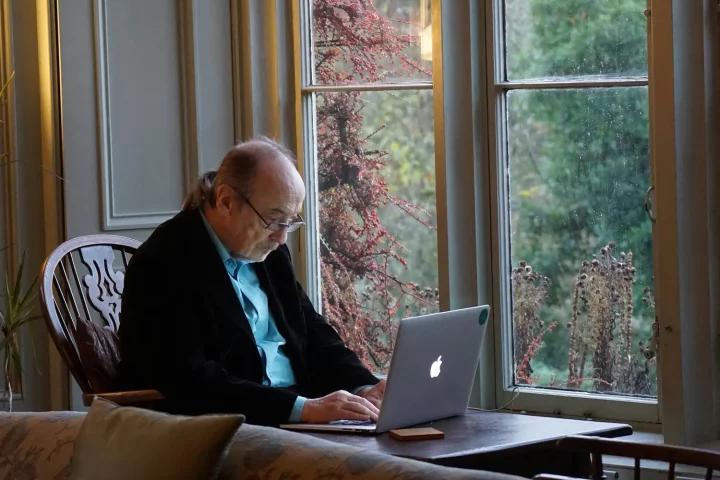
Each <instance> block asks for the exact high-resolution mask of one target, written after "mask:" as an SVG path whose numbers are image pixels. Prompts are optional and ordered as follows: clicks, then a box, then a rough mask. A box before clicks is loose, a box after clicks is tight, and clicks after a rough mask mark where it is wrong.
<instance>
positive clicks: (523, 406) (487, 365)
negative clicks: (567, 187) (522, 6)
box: [292, 0, 660, 425]
mask: <svg viewBox="0 0 720 480" xmlns="http://www.w3.org/2000/svg"><path fill="white" fill-rule="evenodd" d="M292 3H293V9H294V10H295V11H294V12H293V17H294V18H293V24H294V38H295V42H296V48H295V54H296V55H297V56H299V62H296V79H295V95H296V105H297V110H298V115H299V117H298V123H299V127H298V132H297V136H298V138H297V141H296V146H297V149H296V151H297V152H298V156H299V158H300V165H299V167H300V169H301V173H302V174H303V177H304V179H305V182H306V187H307V198H306V203H305V218H306V219H307V224H306V226H305V227H304V228H302V229H301V230H300V232H301V235H300V241H299V244H300V245H299V248H300V255H299V258H297V259H296V261H295V263H296V265H297V267H298V272H302V275H300V274H299V275H298V278H299V280H300V282H301V283H302V284H303V286H304V287H305V289H306V292H307V293H308V296H309V298H310V299H311V300H312V301H313V302H314V304H315V305H316V307H317V310H318V311H321V308H322V301H321V300H322V299H321V277H320V262H319V235H318V233H317V232H318V231H319V230H318V223H317V222H318V206H319V203H318V191H317V182H316V181H315V154H316V143H315V136H314V132H315V131H316V124H315V118H316V117H315V95H316V94H317V93H318V92H324V91H342V90H365V91H369V90H386V89H403V90H415V89H418V86H419V84H418V83H407V84H360V85H358V84H353V85H347V86H346V85H343V86H327V85H316V84H315V82H314V68H313V65H314V55H313V49H312V37H311V27H312V17H311V8H312V0H295V1H294V2H292ZM464 3H465V2H457V3H455V2H454V0H450V1H448V0H432V1H431V6H432V24H433V56H434V58H433V81H432V83H430V84H429V88H432V89H433V91H434V102H435V119H434V122H435V137H436V138H435V150H436V159H435V162H436V185H437V191H436V199H437V200H436V202H437V226H438V262H439V265H438V274H439V287H440V291H441V305H440V307H441V308H440V309H441V310H449V309H457V308H462V307H466V306H472V305H477V304H485V303H487V304H490V305H491V312H492V313H491V316H492V320H493V321H492V322H490V323H489V325H488V331H487V340H486V341H485V342H484V345H483V349H482V352H481V360H480V364H479V366H478V372H477V375H476V381H475V386H474V387H473V394H472V396H471V406H475V407H480V408H486V409H490V408H492V409H495V408H502V409H505V410H511V411H518V410H520V411H526V412H530V413H540V414H549V415H557V416H563V417H578V418H583V417H584V418H594V419H604V420H616V421H628V422H639V423H647V424H654V425H656V424H658V423H660V408H659V400H645V399H633V398H630V397H619V396H617V397H616V396H607V395H597V394H590V393H581V392H562V391H549V390H533V389H532V388H521V389H519V392H520V393H519V395H516V393H517V391H518V389H517V388H516V387H508V382H507V380H508V372H512V365H511V361H510V358H511V356H510V355H506V353H505V352H507V351H508V350H507V349H508V348H509V347H510V346H511V345H512V343H511V341H512V331H511V329H510V328H508V327H509V326H510V325H511V323H510V322H511V298H510V296H511V293H510V292H509V290H507V289H503V285H509V275H510V265H509V258H510V257H509V255H508V253H509V252H508V248H509V246H510V243H509V238H506V237H507V229H504V228H503V227H502V222H503V221H504V219H503V218H502V215H504V214H505V213H503V212H507V209H506V204H505V202H506V201H507V195H506V194H507V190H506V189H505V188H506V185H504V184H503V182H504V180H503V178H502V176H501V175H500V172H502V171H503V168H502V164H501V163H499V162H498V159H504V160H502V161H503V162H505V161H506V159H507V156H503V155H504V154H505V151H504V149H505V146H506V145H507V143H506V140H507V139H506V135H505V132H504V130H505V126H504V125H503V126H502V128H499V126H498V119H499V118H503V112H504V109H505V95H504V93H505V92H506V91H508V90H511V89H517V88H526V87H527V85H529V84H527V83H523V82H504V81H502V78H500V77H499V76H500V75H501V74H502V72H503V71H504V68H502V67H503V61H504V58H503V57H502V55H501V54H502V48H503V43H502V41H499V40H502V38H503V32H502V29H501V28H500V29H497V28H496V25H503V22H502V20H503V18H502V15H503V8H502V7H503V3H502V0H478V1H474V2H469V4H464ZM463 4H464V5H463ZM468 14H469V17H470V18H469V19H468V18H467V15H468ZM459 19H460V20H463V23H465V22H466V23H467V25H459V24H458V23H457V20H459ZM453 22H455V23H453ZM443 24H445V25H452V26H453V28H445V29H443V28H442V25H443ZM468 38H470V40H471V41H469V42H468ZM648 43H649V46H648V49H649V53H650V42H648ZM458 49H460V50H458ZM443 51H447V52H452V53H453V55H447V56H446V58H443ZM463 60H465V61H466V62H467V64H463ZM298 64H299V65H298ZM649 68H650V65H649ZM470 72H471V73H470ZM463 75H469V76H470V77H471V79H466V78H463ZM420 83H422V86H421V87H420V88H428V84H427V83H425V82H420ZM648 83H649V82H648V79H647V77H646V78H644V79H618V80H617V81H607V80H603V81H597V82H567V83H558V84H553V85H547V84H542V85H534V86H541V87H543V88H576V87H586V88H587V87H591V86H611V85H618V86H638V85H642V86H646V85H648ZM651 98H652V97H650V96H649V101H651V100H650V99H651ZM463 115H464V117H463ZM458 117H460V118H459V119H458ZM467 123H470V124H471V127H468V128H469V129H470V130H471V131H472V135H471V137H472V138H469V139H467V138H466V139H462V138H459V136H458V134H457V128H456V127H460V128H462V127H463V125H465V124H467ZM651 123H652V118H651ZM651 128H652V126H651ZM465 131H467V130H465ZM651 132H652V130H651ZM463 142H464V143H463ZM651 142H652V139H651ZM466 152H467V153H466ZM652 170H653V175H655V173H654V170H655V166H654V165H653V168H652ZM470 171H472V172H473V175H469V174H468V173H467V172H470ZM463 176H464V177H468V178H464V177H463ZM453 179H460V181H461V182H462V183H463V186H466V187H467V186H469V187H470V188H472V189H473V192H472V195H473V196H474V202H471V203H473V204H472V205H468V204H467V203H468V202H467V201H466V200H467V197H463V193H462V190H463V188H461V187H458V188H456V185H455V184H454V183H452V182H453ZM648 181H649V182H650V181H651V180H650V179H648ZM451 184H452V188H450V187H449V185H451ZM653 184H654V182H653ZM498 192H500V195H498ZM503 208H505V210H503ZM467 218H474V219H475V225H474V228H472V229H471V230H472V231H469V230H468V229H467ZM654 241H656V240H655V239H654ZM449 246H452V247H453V248H452V250H451V249H450V248H449ZM504 290H505V291H504ZM510 351H511V350H510ZM658 378H659V380H658V381H660V372H658Z"/></svg>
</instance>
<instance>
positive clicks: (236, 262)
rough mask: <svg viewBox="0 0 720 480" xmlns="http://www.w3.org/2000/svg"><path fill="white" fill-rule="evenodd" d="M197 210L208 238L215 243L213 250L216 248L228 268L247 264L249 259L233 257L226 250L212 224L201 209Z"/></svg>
mask: <svg viewBox="0 0 720 480" xmlns="http://www.w3.org/2000/svg"><path fill="white" fill-rule="evenodd" d="M198 211H199V212H200V217H201V218H202V221H203V224H204V225H205V229H206V230H207V232H208V235H210V240H212V243H213V245H215V250H217V252H218V254H219V255H220V259H221V260H222V262H223V264H224V265H225V267H226V268H228V270H230V269H231V268H233V269H236V268H239V267H242V266H243V265H247V264H248V263H252V262H251V261H250V260H243V259H239V258H233V257H232V255H230V252H228V249H227V247H225V245H224V244H223V243H222V241H221V240H220V237H218V236H217V233H215V230H214V229H213V228H212V225H210V222H208V220H207V218H205V214H204V213H203V211H202V209H198Z"/></svg>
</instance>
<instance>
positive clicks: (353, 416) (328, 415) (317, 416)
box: [300, 390, 380, 423]
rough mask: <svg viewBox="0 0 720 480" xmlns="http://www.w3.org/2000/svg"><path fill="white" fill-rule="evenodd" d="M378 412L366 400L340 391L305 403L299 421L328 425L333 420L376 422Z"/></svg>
mask: <svg viewBox="0 0 720 480" xmlns="http://www.w3.org/2000/svg"><path fill="white" fill-rule="evenodd" d="M379 413H380V412H379V410H378V409H377V407H375V405H373V404H372V403H370V402H369V401H368V400H366V399H364V398H362V397H359V396H357V395H352V394H351V393H349V392H346V391H344V390H340V391H338V392H333V393H331V394H330V395H326V396H324V397H322V398H312V399H308V400H306V401H305V406H304V407H303V411H302V414H301V415H300V421H301V422H303V423H328V422H332V421H335V420H372V421H373V422H377V418H378V414H379Z"/></svg>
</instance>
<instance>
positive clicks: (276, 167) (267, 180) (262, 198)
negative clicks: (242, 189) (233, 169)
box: [216, 161, 305, 262]
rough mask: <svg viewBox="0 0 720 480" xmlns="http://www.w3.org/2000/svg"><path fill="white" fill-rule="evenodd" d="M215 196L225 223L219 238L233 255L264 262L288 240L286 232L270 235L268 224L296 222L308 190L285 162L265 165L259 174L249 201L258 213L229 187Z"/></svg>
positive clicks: (221, 217)
mask: <svg viewBox="0 0 720 480" xmlns="http://www.w3.org/2000/svg"><path fill="white" fill-rule="evenodd" d="M216 194H217V197H216V202H217V205H216V206H217V207H218V208H217V210H218V213H220V215H219V216H220V222H221V224H222V226H221V228H220V230H221V232H218V235H219V236H220V239H221V240H222V241H223V243H224V244H225V246H226V247H227V249H228V250H229V251H230V254H231V255H233V256H234V257H237V258H243V259H246V260H251V261H254V262H262V261H263V260H265V258H266V257H267V256H268V254H269V253H270V252H272V251H273V250H275V249H276V248H277V247H278V246H279V245H283V244H285V242H286V241H287V231H286V229H284V228H283V229H281V230H279V231H277V232H271V231H268V230H267V229H266V227H267V225H266V223H265V222H268V223H273V222H281V223H290V222H291V221H293V220H296V219H297V214H298V213H299V212H300V210H301V208H302V203H303V200H304V198H305V187H304V185H303V182H302V178H301V177H300V175H299V174H298V173H297V171H296V170H295V169H294V167H293V166H292V165H290V164H289V163H288V162H285V161H283V162H273V163H270V164H269V165H263V166H262V167H261V169H260V170H259V171H258V173H257V176H256V179H255V182H254V183H253V193H252V195H251V196H250V197H248V198H247V200H248V201H249V202H250V203H251V204H252V207H255V210H257V213H256V212H255V211H254V210H253V208H252V207H251V206H250V204H248V203H247V202H246V201H245V200H244V199H243V198H242V197H241V196H240V195H239V194H238V193H237V192H235V191H234V190H233V189H232V188H231V187H230V186H228V185H221V186H219V187H218V191H217V192H216ZM260 217H262V219H261V218H260ZM263 219H264V221H263Z"/></svg>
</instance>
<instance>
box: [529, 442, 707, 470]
mask: <svg viewBox="0 0 720 480" xmlns="http://www.w3.org/2000/svg"><path fill="white" fill-rule="evenodd" d="M557 448H559V449H561V450H566V451H572V452H578V453H587V454H589V455H590V457H591V465H592V467H591V472H588V477H589V478H591V479H593V480H601V479H604V478H605V475H604V473H603V455H613V456H617V457H625V458H633V459H634V460H635V465H634V469H633V474H634V479H635V480H639V479H640V462H641V460H655V461H658V462H665V463H667V464H668V466H669V468H668V480H674V479H675V470H676V467H677V465H687V466H692V467H700V468H701V469H703V470H704V471H705V479H706V480H711V479H712V476H713V472H714V471H720V453H719V452H714V451H711V450H702V449H698V448H688V447H679V446H673V445H659V444H657V445H655V444H647V443H637V442H630V441H628V440H611V439H607V438H599V437H586V436H569V437H566V438H563V439H561V440H558V442H557ZM534 478H535V479H537V480H565V479H569V478H570V477H563V476H558V475H537V476H536V477H534Z"/></svg>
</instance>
